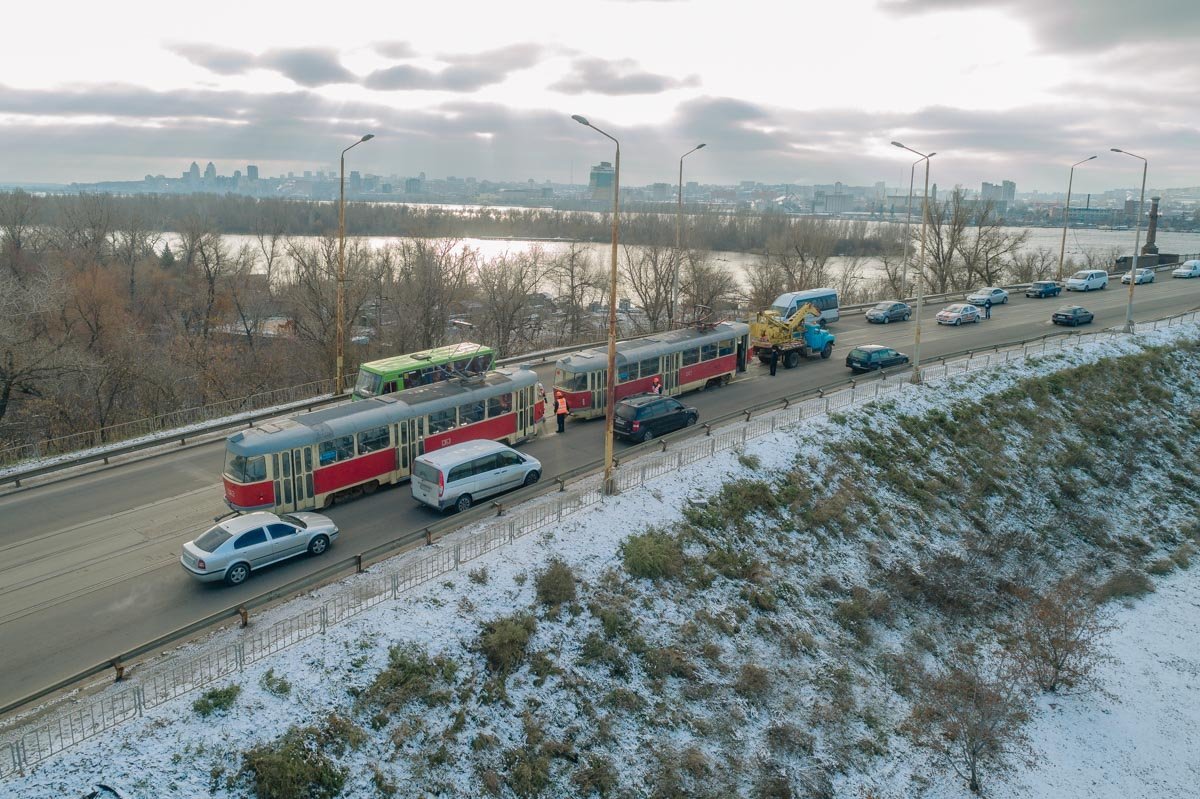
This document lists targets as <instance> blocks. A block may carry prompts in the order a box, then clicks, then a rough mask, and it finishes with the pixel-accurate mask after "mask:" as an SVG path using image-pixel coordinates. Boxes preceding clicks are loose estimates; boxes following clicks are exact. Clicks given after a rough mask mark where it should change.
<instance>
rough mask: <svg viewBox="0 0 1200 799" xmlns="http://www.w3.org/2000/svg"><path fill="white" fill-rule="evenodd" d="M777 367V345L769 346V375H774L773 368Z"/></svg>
mask: <svg viewBox="0 0 1200 799" xmlns="http://www.w3.org/2000/svg"><path fill="white" fill-rule="evenodd" d="M778 367H779V347H771V377H774V376H775V370H776V369H777V368H778Z"/></svg>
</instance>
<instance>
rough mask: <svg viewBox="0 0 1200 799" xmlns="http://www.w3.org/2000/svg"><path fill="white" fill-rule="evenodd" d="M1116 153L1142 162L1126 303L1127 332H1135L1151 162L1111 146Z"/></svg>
mask: <svg viewBox="0 0 1200 799" xmlns="http://www.w3.org/2000/svg"><path fill="white" fill-rule="evenodd" d="M1110 149H1112V151H1113V152H1114V153H1123V154H1125V155H1128V156H1130V157H1132V158H1136V159H1138V160H1139V161H1141V162H1142V196H1141V197H1140V198H1139V199H1138V213H1137V220H1136V221H1135V222H1134V224H1133V230H1134V233H1133V265H1132V266H1130V267H1129V302H1127V303H1126V304H1125V332H1126V333H1132V332H1133V287H1134V286H1136V285H1137V264H1138V250H1139V249H1140V248H1141V246H1142V206H1143V204H1144V203H1145V202H1146V170H1147V169H1148V168H1149V167H1150V162H1149V161H1147V160H1146V159H1145V158H1142V157H1141V156H1140V155H1136V154H1134V153H1131V152H1129V151H1128V150H1120V149H1117V148H1116V147H1112V148H1110Z"/></svg>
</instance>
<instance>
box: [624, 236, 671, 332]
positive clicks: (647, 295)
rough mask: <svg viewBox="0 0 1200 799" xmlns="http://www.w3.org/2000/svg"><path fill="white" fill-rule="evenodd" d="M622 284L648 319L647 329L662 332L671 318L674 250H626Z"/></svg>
mask: <svg viewBox="0 0 1200 799" xmlns="http://www.w3.org/2000/svg"><path fill="white" fill-rule="evenodd" d="M622 253H623V255H624V258H623V259H622V262H621V265H620V270H621V280H622V282H623V283H624V284H625V285H626V286H627V287H628V288H629V290H630V291H631V292H632V293H633V296H634V298H635V299H636V300H637V304H638V305H639V306H640V307H641V309H642V311H643V312H644V313H645V315H646V327H647V328H648V329H649V330H658V329H660V328H661V327H662V325H663V323H664V321H665V320H666V317H667V306H668V305H670V303H671V288H672V282H673V280H674V272H673V269H674V262H673V261H672V260H671V253H672V248H670V247H667V246H665V245H659V244H651V245H647V246H644V247H628V246H625V247H622Z"/></svg>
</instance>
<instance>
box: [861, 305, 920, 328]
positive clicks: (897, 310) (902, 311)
mask: <svg viewBox="0 0 1200 799" xmlns="http://www.w3.org/2000/svg"><path fill="white" fill-rule="evenodd" d="M911 316H912V308H910V307H909V306H908V304H907V303H903V302H881V303H879V304H878V305H876V306H875V307H874V308H868V309H867V313H866V317H867V321H868V322H877V323H879V324H882V325H886V324H887V323H888V322H907V321H908V320H909V317H911Z"/></svg>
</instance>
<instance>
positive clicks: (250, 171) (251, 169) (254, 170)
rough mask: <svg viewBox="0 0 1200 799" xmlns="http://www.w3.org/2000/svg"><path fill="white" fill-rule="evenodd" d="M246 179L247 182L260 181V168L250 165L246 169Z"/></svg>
mask: <svg viewBox="0 0 1200 799" xmlns="http://www.w3.org/2000/svg"><path fill="white" fill-rule="evenodd" d="M246 179H247V180H258V167H257V166H255V165H254V164H249V165H248V166H247V167H246Z"/></svg>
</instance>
